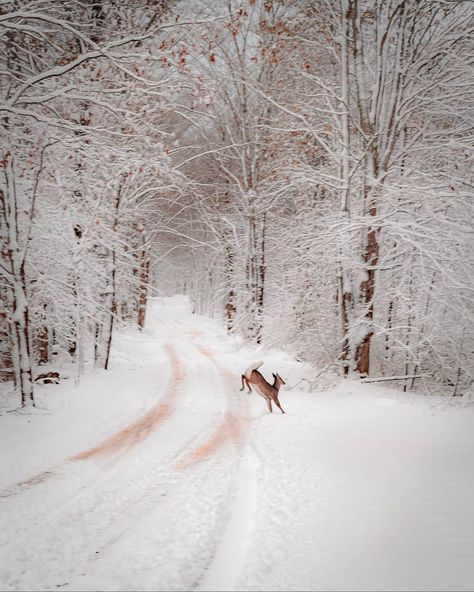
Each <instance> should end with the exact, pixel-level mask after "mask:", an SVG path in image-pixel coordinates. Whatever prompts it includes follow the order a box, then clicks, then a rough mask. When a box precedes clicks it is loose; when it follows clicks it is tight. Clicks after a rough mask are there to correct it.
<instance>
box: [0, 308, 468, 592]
mask: <svg viewBox="0 0 474 592" xmlns="http://www.w3.org/2000/svg"><path fill="white" fill-rule="evenodd" d="M258 359H264V360H265V364H264V366H263V367H262V368H261V370H262V372H263V374H265V375H266V376H267V378H270V377H271V373H272V372H279V373H280V374H281V375H282V376H283V377H284V378H285V379H286V381H287V386H292V385H295V384H296V383H298V382H299V381H300V379H301V378H302V377H308V378H310V377H311V375H312V373H314V371H313V370H311V368H309V367H308V366H306V365H304V364H300V363H297V362H295V361H293V360H292V359H291V358H290V357H289V356H287V355H285V354H283V353H281V352H266V351H264V350H256V349H250V348H245V347H242V346H241V345H240V344H239V343H238V342H237V341H236V340H233V339H230V338H228V337H227V336H226V335H225V333H224V331H223V329H222V328H221V327H220V326H219V325H218V324H216V323H215V322H213V321H211V320H209V319H205V318H202V317H198V316H195V315H192V314H191V313H190V310H189V306H188V302H187V300H186V299H185V298H184V297H174V298H170V299H155V301H154V302H153V305H152V308H151V310H150V312H149V316H148V320H147V329H146V331H145V333H144V334H143V335H139V334H136V333H123V334H121V335H120V336H117V339H116V346H115V354H114V358H113V363H112V367H111V370H110V371H109V372H97V373H93V374H91V375H89V376H87V377H86V378H85V379H84V380H83V382H82V384H81V386H80V387H79V388H78V389H75V388H74V387H73V385H72V384H71V381H72V379H70V380H65V381H64V382H62V383H61V384H60V385H47V386H46V385H45V386H42V387H39V389H38V397H37V399H38V403H39V407H38V409H37V410H33V411H31V412H30V414H26V413H25V414H17V413H6V410H5V408H3V409H0V411H1V413H2V414H1V416H0V450H1V457H0V458H1V461H0V462H1V466H0V545H1V548H0V588H1V589H2V590H56V589H64V590H394V589H397V590H453V589H454V590H472V589H473V588H474V504H473V501H474V497H473V495H474V494H473V492H474V446H473V442H474V411H473V409H472V408H469V407H461V406H456V407H449V406H447V405H434V404H433V402H432V401H431V400H429V399H427V398H415V397H411V398H410V399H408V398H403V397H401V396H400V394H398V393H396V392H394V391H390V390H388V389H384V388H381V387H379V386H374V385H360V384H356V383H353V382H352V381H345V382H341V383H340V384H339V385H338V386H337V387H336V388H333V389H331V390H328V391H325V392H312V393H308V392H304V391H303V390H298V389H297V388H291V389H287V390H283V391H282V392H281V396H280V401H281V404H282V406H283V408H284V409H285V411H286V413H285V415H282V414H281V413H280V412H279V411H278V412H275V413H273V414H270V413H268V410H267V407H266V405H265V403H264V401H263V400H262V399H261V398H260V397H258V396H256V395H255V394H252V395H247V394H245V393H241V392H240V391H239V388H240V375H241V373H242V372H243V371H244V370H245V368H246V367H247V365H249V364H250V363H251V362H254V361H256V360H258ZM3 404H4V406H5V405H7V404H10V405H11V403H9V402H8V401H4V403H3Z"/></svg>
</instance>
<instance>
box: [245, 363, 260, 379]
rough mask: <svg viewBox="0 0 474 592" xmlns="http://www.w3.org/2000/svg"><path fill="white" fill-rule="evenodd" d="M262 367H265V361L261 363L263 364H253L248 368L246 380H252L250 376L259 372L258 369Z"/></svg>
mask: <svg viewBox="0 0 474 592" xmlns="http://www.w3.org/2000/svg"><path fill="white" fill-rule="evenodd" d="M260 366H263V361H261V362H254V363H253V364H251V365H250V366H249V367H248V368H247V370H246V371H245V372H244V376H245V378H247V379H248V380H250V375H251V374H252V372H253V371H254V370H257V368H260Z"/></svg>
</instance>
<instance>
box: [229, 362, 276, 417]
mask: <svg viewBox="0 0 474 592" xmlns="http://www.w3.org/2000/svg"><path fill="white" fill-rule="evenodd" d="M262 364H263V362H259V363H257V364H254V365H253V366H250V367H249V368H247V370H246V371H245V373H244V374H242V388H241V389H240V390H241V391H243V390H244V388H245V385H247V388H248V389H249V390H248V392H249V393H251V392H252V386H253V388H254V389H255V392H256V393H257V394H259V395H260V396H261V397H263V398H264V399H265V401H266V403H267V406H268V409H269V411H270V413H273V409H272V402H273V403H275V405H276V406H277V407H278V408H279V409H280V411H281V412H282V413H285V412H284V411H283V409H282V406H281V405H280V401H279V400H278V392H279V390H280V386H281V385H282V384H285V381H284V380H283V378H282V377H281V376H279V375H278V374H273V379H274V380H273V384H270V383H269V382H267V381H266V380H265V378H264V377H263V376H262V374H260V372H259V371H258V370H257V368H260V366H261V365H262Z"/></svg>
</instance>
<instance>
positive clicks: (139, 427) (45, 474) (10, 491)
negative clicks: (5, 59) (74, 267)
mask: <svg viewBox="0 0 474 592" xmlns="http://www.w3.org/2000/svg"><path fill="white" fill-rule="evenodd" d="M164 350H165V351H166V353H167V355H168V357H169V360H170V365H171V369H172V377H171V383H170V386H169V387H168V389H167V391H166V393H165V395H164V396H163V397H162V398H161V399H160V401H159V402H158V403H157V404H156V405H155V406H154V407H152V409H150V410H149V411H148V412H147V413H145V414H144V415H142V416H141V417H140V418H138V419H137V420H135V421H133V422H132V423H130V424H129V425H128V426H126V427H125V428H123V429H121V430H119V431H118V432H116V433H115V434H113V435H112V436H109V437H108V438H106V439H105V440H103V441H102V442H101V443H100V444H98V445H97V446H94V447H92V448H89V449H87V450H84V451H82V452H79V453H78V454H75V455H73V456H71V457H69V458H67V459H66V460H65V461H64V463H63V464H65V463H67V462H70V461H73V462H74V461H82V460H88V459H90V458H94V457H98V456H107V455H113V454H117V453H122V454H123V453H125V452H126V451H127V450H128V449H129V448H130V447H132V446H134V445H136V444H138V443H140V442H142V441H143V440H145V439H146V438H147V437H148V436H149V435H150V434H151V432H153V431H154V430H155V429H156V428H157V427H158V425H159V424H160V423H162V422H163V421H165V420H166V419H168V418H169V417H170V416H171V415H172V414H173V413H174V411H175V409H176V404H177V401H178V398H179V387H180V386H181V383H182V381H183V377H184V371H183V368H182V364H181V362H180V360H179V358H178V356H177V354H176V351H175V349H174V348H173V347H172V346H171V345H170V344H169V343H167V344H166V345H165V346H164ZM61 466H62V465H56V466H54V467H51V468H49V469H46V470H45V471H42V472H40V473H38V474H36V475H33V477H30V478H29V479H26V480H23V481H20V482H18V483H15V484H13V485H10V486H9V487H6V488H5V489H3V490H0V498H5V497H10V496H11V495H15V494H17V493H20V492H21V491H24V490H25V489H29V488H31V487H33V486H34V485H38V484H39V483H43V482H44V481H46V480H48V479H50V478H51V477H53V476H55V475H57V474H58V473H59V470H60V468H61Z"/></svg>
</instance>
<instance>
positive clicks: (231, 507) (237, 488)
mask: <svg viewBox="0 0 474 592" xmlns="http://www.w3.org/2000/svg"><path fill="white" fill-rule="evenodd" d="M196 347H197V349H198V350H199V351H200V352H201V354H202V355H203V356H205V357H207V358H208V359H209V360H210V361H211V362H212V363H213V365H214V366H215V368H216V369H217V371H218V372H219V374H220V375H221V377H222V378H223V383H224V387H225V392H226V397H227V410H226V411H225V413H224V417H223V418H222V419H221V421H220V422H219V423H218V424H217V426H216V428H215V429H214V431H213V432H212V433H211V434H210V435H209V436H208V438H207V439H206V440H205V441H204V443H203V444H201V445H200V446H198V447H197V448H196V449H194V450H193V451H191V452H190V453H188V454H187V455H186V456H185V457H184V458H183V459H181V460H180V461H179V462H178V463H177V464H176V468H179V469H186V468H189V467H190V466H192V465H193V464H194V463H197V462H201V461H203V460H206V459H207V458H209V457H211V456H212V455H214V454H215V453H216V452H218V450H219V449H220V448H221V447H222V446H223V445H225V444H226V443H227V442H229V441H233V442H234V444H235V446H236V448H237V450H238V458H237V459H236V463H235V475H234V480H233V481H234V482H233V486H232V487H231V490H230V491H229V495H228V497H227V501H226V503H225V505H224V507H223V509H222V510H221V512H222V519H221V528H219V530H218V533H216V534H217V537H218V540H217V542H216V546H215V551H214V553H213V555H212V557H211V560H210V561H209V562H208V563H207V565H205V566H204V568H203V572H202V573H201V575H200V577H199V578H198V579H197V580H196V581H195V582H194V585H193V586H192V588H191V589H192V590H198V591H203V592H204V591H206V592H207V591H211V590H235V589H237V587H236V586H237V583H238V578H239V576H240V574H241V573H242V571H243V568H244V566H245V561H246V558H247V555H248V552H249V548H250V542H251V537H252V533H253V523H254V519H253V516H254V514H255V511H256V501H255V500H256V492H257V470H258V466H259V465H260V461H259V460H258V457H257V454H256V453H255V451H254V450H253V449H251V446H250V445H249V444H248V441H247V440H248V432H249V428H250V425H251V420H250V418H249V416H248V404H247V403H246V402H244V401H243V399H242V398H241V397H240V396H238V397H237V398H236V397H233V396H232V395H231V394H230V393H231V391H232V390H233V389H234V385H235V384H236V383H237V382H238V377H237V376H235V375H234V374H232V373H231V372H229V371H228V370H227V369H226V368H225V367H223V366H222V365H221V364H220V363H219V362H218V361H217V360H216V359H215V357H214V353H213V352H212V351H210V350H209V349H207V348H205V347H203V346H196Z"/></svg>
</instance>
